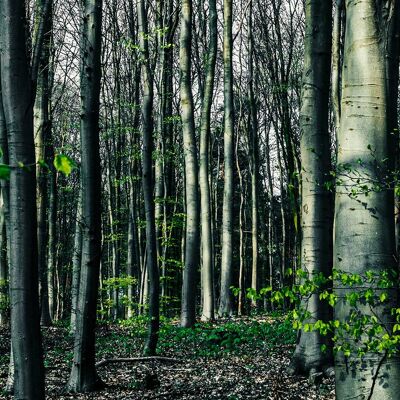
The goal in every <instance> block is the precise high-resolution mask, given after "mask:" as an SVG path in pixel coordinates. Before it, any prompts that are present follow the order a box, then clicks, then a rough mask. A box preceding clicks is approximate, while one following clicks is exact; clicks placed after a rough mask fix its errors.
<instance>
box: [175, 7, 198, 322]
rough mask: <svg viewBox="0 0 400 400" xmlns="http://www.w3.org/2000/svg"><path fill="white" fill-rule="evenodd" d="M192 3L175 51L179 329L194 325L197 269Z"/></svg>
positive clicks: (185, 13) (184, 14)
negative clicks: (181, 249) (181, 252)
mask: <svg viewBox="0 0 400 400" xmlns="http://www.w3.org/2000/svg"><path fill="white" fill-rule="evenodd" d="M192 13H193V10H192V1H191V0H183V2H182V11H181V36H180V49H179V62H180V72H181V79H180V93H181V117H182V135H183V151H184V159H185V204H186V229H185V264H184V265H185V267H184V270H183V284H182V311H181V326H183V327H186V328H188V327H191V326H193V325H194V323H195V322H196V281H197V269H198V266H199V255H200V243H199V238H200V235H199V233H200V232H199V230H200V227H199V211H200V210H199V194H198V183H199V182H198V167H197V165H198V164H197V146H196V131H195V125H194V106H193V94H192V82H191V56H192V51H191V46H192V27H191V26H192Z"/></svg>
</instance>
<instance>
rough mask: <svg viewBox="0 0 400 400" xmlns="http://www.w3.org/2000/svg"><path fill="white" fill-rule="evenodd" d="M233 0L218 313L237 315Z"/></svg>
mask: <svg viewBox="0 0 400 400" xmlns="http://www.w3.org/2000/svg"><path fill="white" fill-rule="evenodd" d="M232 45H233V39H232V0H224V52H223V59H224V197H223V212H222V260H221V298H220V303H219V309H218V314H219V315H220V316H227V315H232V314H233V301H232V293H231V285H232V275H233V271H232V269H233V265H232V236H233V140H234V138H233V137H234V108H233V62H232V47H233V46H232Z"/></svg>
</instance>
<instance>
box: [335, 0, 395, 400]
mask: <svg viewBox="0 0 400 400" xmlns="http://www.w3.org/2000/svg"><path fill="white" fill-rule="evenodd" d="M386 6H388V8H386ZM392 7H394V2H390V3H389V2H388V3H387V4H386V2H385V4H383V2H376V1H374V0H366V1H360V2H354V1H352V0H346V2H345V8H346V9H345V12H346V26H345V29H346V31H345V42H344V54H343V57H344V58H343V70H342V99H341V121H340V129H339V133H338V165H339V171H338V172H339V173H338V176H337V182H336V183H337V189H336V212H335V241H334V265H335V268H336V269H338V270H341V271H343V272H345V273H346V272H350V273H352V274H359V275H365V273H366V271H368V270H372V271H374V272H375V273H377V274H379V273H381V272H383V271H386V270H387V269H388V268H393V267H394V258H395V257H394V254H395V243H394V236H395V235H394V218H393V191H392V189H391V188H390V187H387V186H384V187H383V188H382V189H381V190H374V189H373V190H371V191H369V193H367V195H366V194H365V193H363V191H362V190H361V191H360V184H359V183H358V182H360V183H361V184H363V183H364V182H371V181H372V182H382V179H384V177H385V176H386V174H387V173H388V169H389V167H390V164H391V162H390V161H391V160H390V157H391V150H390V149H389V146H388V144H389V138H388V136H389V135H388V133H389V132H388V131H389V126H390V124H389V118H388V111H389V109H390V108H391V105H390V103H391V102H392V101H394V99H392V98H390V92H389V91H388V85H387V83H388V76H387V73H386V57H385V53H386V48H385V47H386V44H387V40H388V37H387V36H386V35H387V34H388V31H387V24H388V23H389V22H390V18H391V16H392V15H393V8H392ZM388 158H389V162H388V161H387V160H388ZM360 160H361V162H360ZM385 160H386V161H385ZM343 165H346V167H347V171H344V169H343V168H342V169H340V166H343ZM358 180H359V181H358ZM352 190H355V191H356V193H357V195H351V191H352ZM359 286H361V287H358V288H357V290H358V291H362V290H364V289H365V290H366V289H368V288H372V290H374V292H375V293H377V294H379V293H380V290H379V289H378V288H377V286H376V282H375V284H374V283H371V284H367V283H365V284H362V285H359ZM353 290H354V289H353ZM351 291H352V288H350V287H349V286H348V285H347V286H346V285H343V284H341V282H339V281H336V282H334V293H335V294H336V296H338V302H337V304H336V306H335V319H338V320H339V321H341V322H345V321H349V314H350V312H351V308H352V307H350V305H349V304H348V303H347V302H345V301H344V298H345V296H346V294H348V293H349V292H351ZM385 291H386V292H387V293H388V301H387V302H385V303H382V304H380V305H377V306H374V307H373V309H371V308H370V307H368V305H365V306H363V305H362V304H360V305H359V308H360V310H361V312H362V313H364V314H366V315H367V316H373V315H375V316H376V317H377V318H378V319H379V320H380V322H381V323H383V325H384V327H385V328H386V329H388V331H389V332H390V333H391V332H392V327H393V323H395V318H394V317H393V316H391V313H390V312H389V310H390V308H392V307H397V306H398V300H397V299H398V297H397V290H396V289H395V288H388V289H385ZM349 323H350V325H351V324H352V323H351V322H349ZM345 339H346V341H347V343H349V344H350V345H352V344H354V342H353V341H352V339H351V338H350V337H346V338H345ZM361 339H365V335H364V334H363V335H362V338H361ZM357 346H358V345H357ZM335 376H336V398H337V399H338V400H346V399H354V398H360V399H361V398H366V399H379V400H386V399H397V398H398V396H399V392H400V379H399V377H400V363H399V358H398V356H397V355H396V356H393V357H391V358H388V357H387V355H386V353H374V352H369V353H368V355H367V356H366V357H364V359H363V360H360V358H359V357H358V355H357V354H351V355H350V356H349V357H345V356H344V355H343V353H342V352H339V353H338V354H337V355H336V357H335Z"/></svg>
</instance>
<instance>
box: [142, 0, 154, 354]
mask: <svg viewBox="0 0 400 400" xmlns="http://www.w3.org/2000/svg"><path fill="white" fill-rule="evenodd" d="M137 11H138V18H139V33H140V47H141V50H142V57H143V60H142V80H143V100H142V104H143V105H142V123H143V153H142V163H143V167H142V170H143V171H142V173H143V178H142V180H143V196H144V207H145V213H146V246H147V251H146V253H147V273H148V276H149V281H150V289H149V292H150V293H149V318H150V322H149V330H148V335H147V340H146V344H145V347H144V353H145V354H146V355H154V354H155V352H156V348H157V341H158V330H159V326H160V293H159V291H160V290H159V287H160V281H159V271H158V266H157V245H156V226H155V215H154V199H153V187H154V182H153V176H152V166H153V162H152V150H153V119H152V112H153V76H152V72H151V69H150V60H149V45H148V40H147V39H146V37H147V35H148V33H149V32H148V22H147V11H146V2H145V0H139V1H138V3H137Z"/></svg>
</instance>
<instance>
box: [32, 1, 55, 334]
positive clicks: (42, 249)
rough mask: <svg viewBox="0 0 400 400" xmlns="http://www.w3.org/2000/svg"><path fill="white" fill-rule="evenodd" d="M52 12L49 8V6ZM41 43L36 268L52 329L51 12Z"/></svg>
mask: <svg viewBox="0 0 400 400" xmlns="http://www.w3.org/2000/svg"><path fill="white" fill-rule="evenodd" d="M47 3H48V0H38V2H37V12H38V13H39V15H41V14H43V13H44V9H45V7H46V4H47ZM50 3H52V2H51V1H50ZM50 7H51V8H52V5H51V6H50ZM43 29H44V43H43V49H42V54H41V56H40V62H39V71H38V79H37V85H36V101H35V106H34V130H35V150H36V162H37V165H36V175H37V180H38V182H37V210H38V264H39V298H40V313H41V324H42V325H44V326H49V325H51V322H52V321H51V317H50V311H49V290H48V266H47V254H46V250H47V239H48V231H47V212H48V203H49V196H48V174H49V171H48V168H47V167H46V166H45V164H44V163H46V164H47V165H50V164H51V162H50V161H49V156H50V152H49V142H50V136H51V132H50V129H51V124H50V118H49V99H50V96H51V93H50V90H51V89H50V80H49V63H50V44H51V35H52V32H51V31H52V11H50V12H47V13H46V18H45V20H44V21H43Z"/></svg>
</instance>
